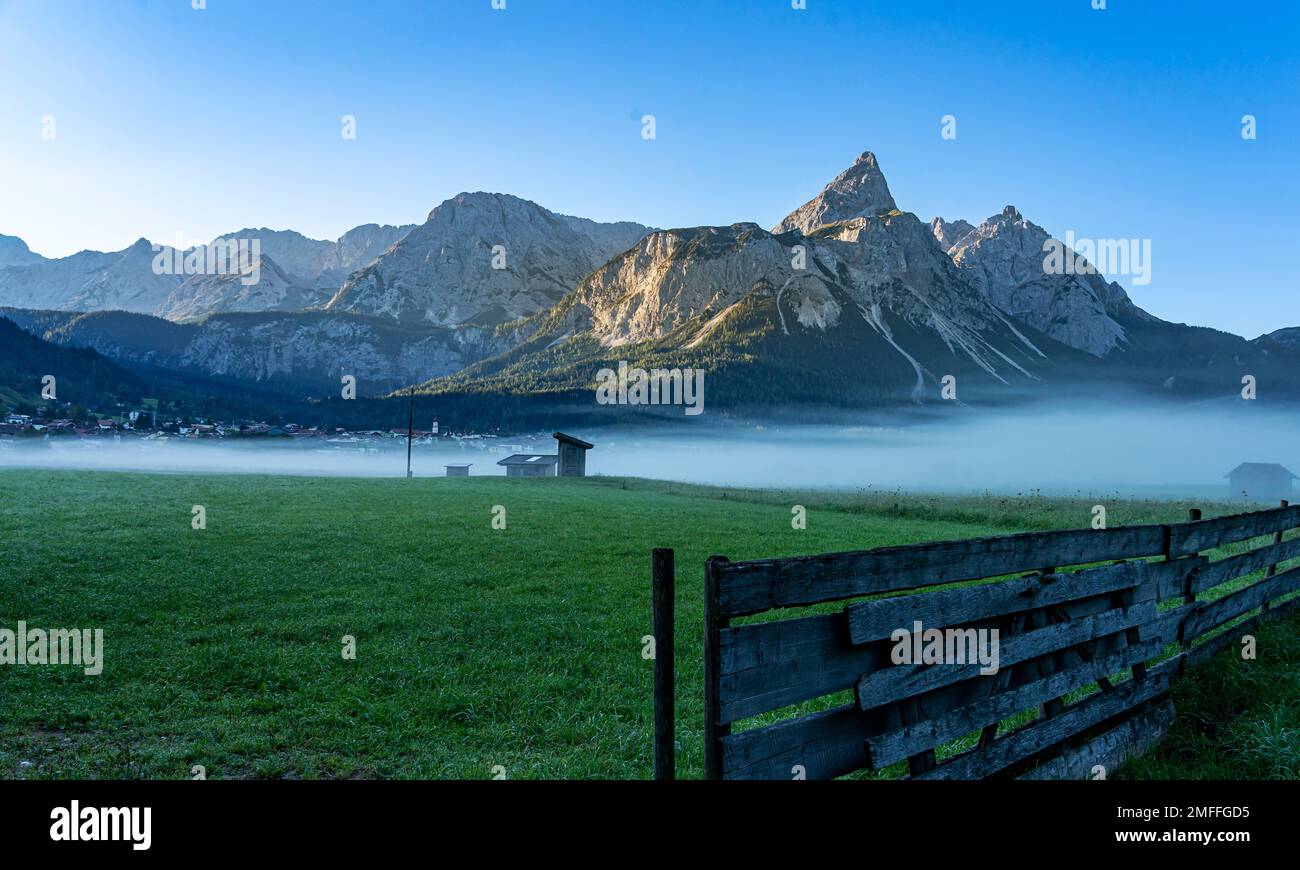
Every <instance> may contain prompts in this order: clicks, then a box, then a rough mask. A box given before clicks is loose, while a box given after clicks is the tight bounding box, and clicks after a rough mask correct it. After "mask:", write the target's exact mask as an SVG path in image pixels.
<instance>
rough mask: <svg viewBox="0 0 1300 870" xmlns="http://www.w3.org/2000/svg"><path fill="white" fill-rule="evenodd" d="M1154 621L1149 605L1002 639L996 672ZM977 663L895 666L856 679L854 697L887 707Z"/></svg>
mask: <svg viewBox="0 0 1300 870" xmlns="http://www.w3.org/2000/svg"><path fill="white" fill-rule="evenodd" d="M1155 618H1156V606H1155V603H1154V602H1151V601H1148V602H1145V603H1142V604H1137V605H1134V606H1133V607H1128V608H1116V609H1114V610H1108V611H1105V612H1103V613H1098V614H1096V615H1093V616H1085V617H1082V618H1080V619H1075V620H1071V621H1069V622H1058V623H1056V624H1054V625H1049V626H1047V627H1045V628H1039V629H1035V630H1033V631H1028V632H1025V633H1023V634H1016V635H1012V636H1011V637H1009V638H1007V639H1006V640H1005V641H1002V640H1001V639H1000V638H999V647H1000V648H999V653H998V667H999V673H1001V671H1002V669H1005V668H1009V667H1011V666H1012V665H1016V664H1019V663H1021V662H1025V661H1028V660H1030V659H1034V658H1037V657H1038V656H1042V655H1046V654H1048V653H1051V652H1057V651H1060V650H1064V649H1066V648H1067V647H1072V646H1077V645H1079V644H1091V643H1094V642H1096V641H1098V640H1100V639H1102V638H1104V637H1106V636H1107V635H1113V634H1116V633H1118V632H1121V631H1124V630H1125V629H1129V628H1135V627H1138V626H1140V625H1144V624H1147V623H1150V622H1151V621H1153V620H1154V619H1155ZM980 667H981V666H980V664H979V663H978V662H975V663H972V664H964V665H931V666H928V667H911V666H894V667H889V668H885V669H883V670H877V671H875V672H873V673H867V674H865V675H864V676H863V677H862V678H861V679H859V680H858V682H857V686H856V692H857V697H858V706H859V707H861V708H862V709H864V710H865V709H870V708H872V707H876V706H880V705H883V704H887V703H889V702H891V701H896V700H898V699H900V698H906V697H910V696H913V695H919V694H921V693H923V692H929V691H933V690H934V689H938V688H940V687H942V686H946V685H950V684H952V683H957V682H961V681H962V680H969V679H974V678H976V677H979V676H980Z"/></svg>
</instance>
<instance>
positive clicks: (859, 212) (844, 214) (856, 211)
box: [772, 151, 898, 234]
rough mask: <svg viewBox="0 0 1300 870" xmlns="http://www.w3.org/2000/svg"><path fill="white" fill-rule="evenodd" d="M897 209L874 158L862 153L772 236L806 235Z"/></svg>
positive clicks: (796, 210) (794, 212) (789, 215)
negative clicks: (830, 226) (836, 224)
mask: <svg viewBox="0 0 1300 870" xmlns="http://www.w3.org/2000/svg"><path fill="white" fill-rule="evenodd" d="M897 208H898V206H897V205H896V204H895V203H894V197H893V195H892V194H891V193H890V192H889V184H888V182H886V181H885V175H884V173H883V172H881V171H880V164H879V163H877V162H876V155H875V154H873V153H871V152H870V151H864V152H863V153H862V155H861V156H860V157H858V159H857V160H855V161H853V165H852V166H850V167H849V168H848V169H846V170H844V171H843V172H841V173H840V174H839V175H837V176H835V179H834V180H833V181H832V182H831V183H830V184H828V185H826V186H825V187H824V188H822V192H821V193H819V194H817V196H815V197H814V198H813V199H811V200H809V201H808V202H806V203H804V204H803V205H802V206H800V207H799V208H797V209H795V210H794V211H792V212H791V213H790V214H788V215H787V216H786V218H785V220H783V221H781V223H779V224H777V225H776V226H775V227H773V229H772V232H774V233H778V234H779V233H788V232H790V231H792V230H798V231H800V232H802V233H805V234H806V233H810V232H812V231H813V230H815V229H817V227H820V226H823V225H824V224H829V223H835V222H836V221H843V220H850V219H852V218H856V217H874V216H876V215H878V214H882V213H884V212H890V211H894V210H896V209H897Z"/></svg>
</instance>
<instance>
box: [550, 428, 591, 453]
mask: <svg viewBox="0 0 1300 870" xmlns="http://www.w3.org/2000/svg"><path fill="white" fill-rule="evenodd" d="M551 437H553V438H554V439H555V440H556V441H559V442H560V443H561V444H572V445H573V446H575V447H581V448H582V449H583V450H590V449H592V448H593V447H595V446H596V445H595V444H589V443H588V442H586V441H583V440H582V439H581V438H574V437H573V436H572V435H565V434H564V433H563V432H556V433H555V434H554V435H553V436H551Z"/></svg>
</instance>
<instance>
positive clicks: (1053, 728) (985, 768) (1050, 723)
mask: <svg viewBox="0 0 1300 870" xmlns="http://www.w3.org/2000/svg"><path fill="white" fill-rule="evenodd" d="M1167 691H1169V677H1168V675H1167V674H1154V673H1153V674H1148V675H1147V679H1146V680H1145V681H1144V682H1142V683H1135V682H1134V681H1133V680H1127V681H1125V682H1123V683H1120V684H1119V685H1118V686H1116V687H1115V689H1114V691H1111V692H1099V693H1097V694H1095V695H1092V696H1091V697H1089V698H1085V699H1083V700H1082V701H1079V702H1078V703H1076V704H1071V705H1069V706H1067V707H1065V708H1064V709H1063V710H1062V711H1061V713H1060V714H1059V715H1057V716H1053V717H1052V718H1051V719H1039V720H1037V721H1036V722H1031V723H1030V724H1028V725H1025V726H1023V727H1021V728H1018V729H1016V730H1015V731H1013V732H1011V733H1010V734H1007V735H1006V736H1005V737H1002V738H1000V739H999V740H997V741H995V742H994V743H993V745H991V746H988V747H986V748H983V749H975V750H971V751H969V752H966V753H963V754H962V755H958V756H957V757H955V758H952V759H949V760H948V761H946V762H944V763H943V764H940V765H939V766H938V767H936V768H935V769H934V770H932V771H930V772H929V773H928V774H926V775H925V776H924V777H918V779H983V778H985V777H988V776H992V775H993V774H995V773H998V772H999V771H1002V770H1006V769H1007V768H1008V767H1011V766H1012V765H1014V764H1017V763H1019V762H1021V761H1024V760H1025V759H1026V758H1030V757H1032V756H1034V755H1037V754H1038V753H1040V752H1042V751H1044V750H1046V749H1049V748H1051V747H1052V746H1055V745H1056V744H1058V743H1060V742H1061V741H1062V740H1066V739H1068V738H1070V737H1073V736H1074V735H1076V734H1080V733H1082V732H1084V731H1086V730H1088V729H1089V728H1091V727H1093V726H1094V725H1097V724H1100V723H1101V722H1104V721H1106V720H1107V719H1110V718H1111V717H1113V716H1117V715H1119V714H1121V713H1123V712H1124V711H1125V710H1129V709H1132V708H1134V707H1136V706H1137V705H1138V704H1141V703H1144V702H1146V701H1149V700H1151V699H1153V698H1155V697H1157V696H1159V695H1161V694H1163V693H1164V692H1167Z"/></svg>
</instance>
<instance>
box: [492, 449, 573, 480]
mask: <svg viewBox="0 0 1300 870" xmlns="http://www.w3.org/2000/svg"><path fill="white" fill-rule="evenodd" d="M558 461H559V457H558V456H553V455H540V454H536V453H516V454H514V455H513V456H507V457H506V458H505V459H499V460H497V465H504V466H505V467H506V477H554V476H555V466H556V463H557V462H558Z"/></svg>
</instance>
